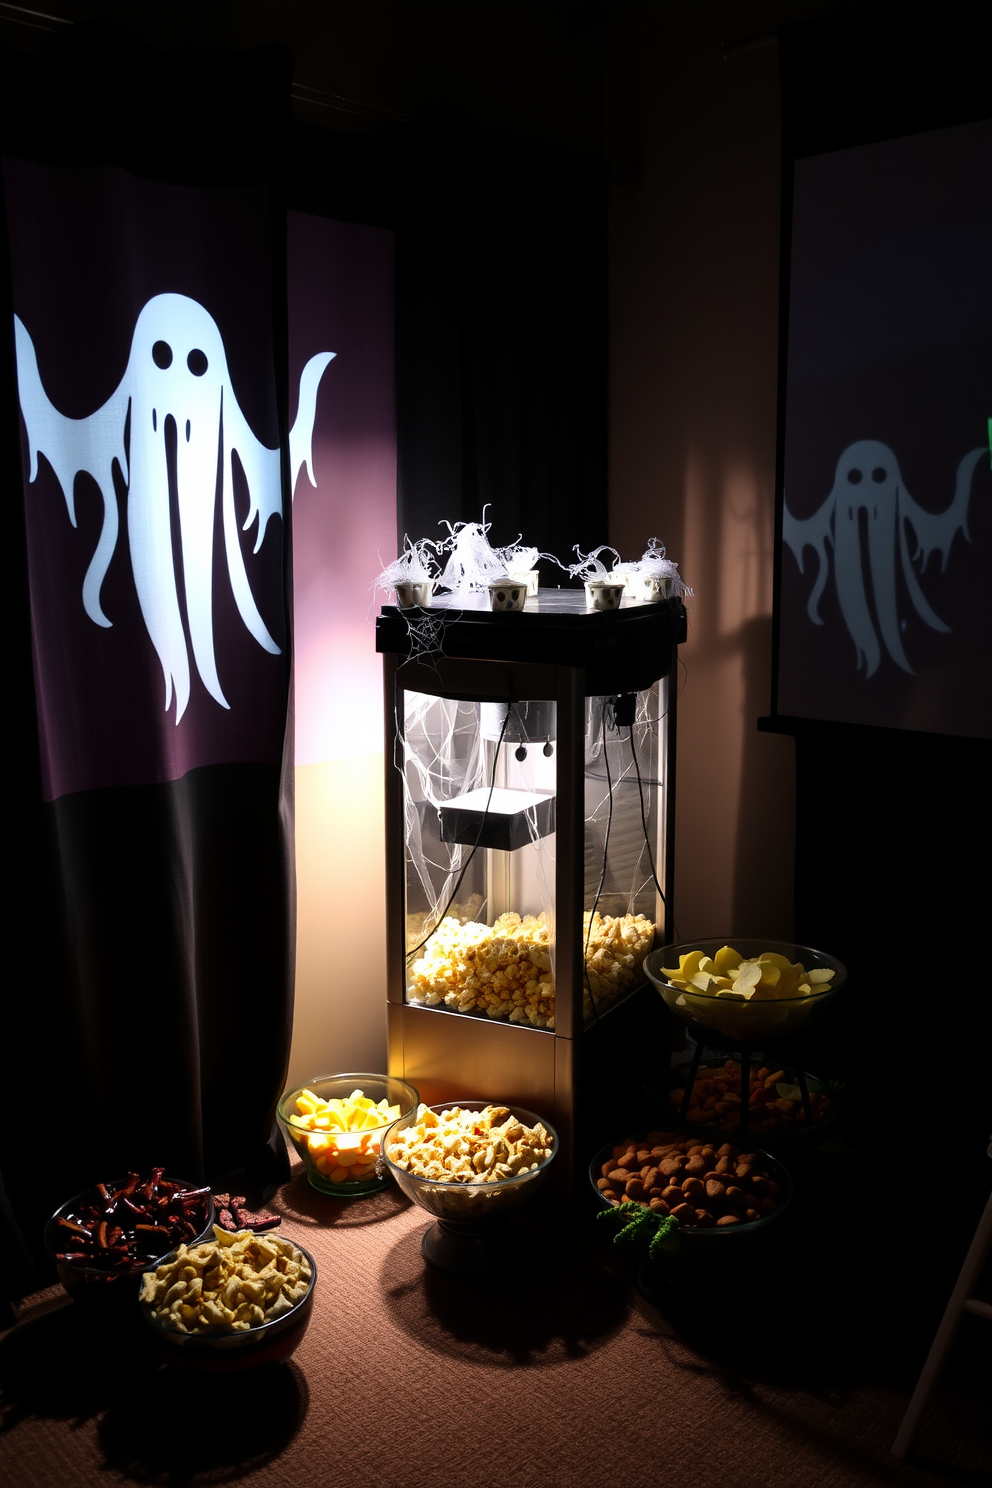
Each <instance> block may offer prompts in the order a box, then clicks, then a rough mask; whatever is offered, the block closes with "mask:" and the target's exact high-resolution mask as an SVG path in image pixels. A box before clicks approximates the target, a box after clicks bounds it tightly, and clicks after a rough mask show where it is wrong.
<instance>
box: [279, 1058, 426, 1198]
mask: <svg viewBox="0 0 992 1488" xmlns="http://www.w3.org/2000/svg"><path fill="white" fill-rule="evenodd" d="M419 1099H420V1097H419V1096H418V1094H417V1091H416V1089H415V1088H414V1086H412V1085H409V1084H408V1083H407V1082H406V1080H399V1079H396V1078H395V1077H394V1076H393V1075H371V1074H354V1075H318V1076H317V1077H316V1078H315V1079H313V1080H311V1081H310V1082H309V1083H308V1084H307V1085H298V1086H297V1087H296V1088H295V1089H294V1090H288V1091H287V1092H286V1094H285V1095H284V1096H283V1098H282V1100H281V1101H280V1102H279V1107H278V1114H279V1119H280V1121H281V1122H282V1123H283V1126H284V1127H285V1129H286V1132H287V1133H288V1135H289V1139H290V1141H291V1142H292V1144H293V1146H294V1147H295V1148H296V1150H297V1152H298V1153H299V1154H300V1157H301V1158H302V1159H303V1167H304V1169H305V1171H306V1175H307V1181H308V1183H309V1184H310V1186H311V1188H315V1189H317V1190H318V1192H320V1193H325V1194H333V1195H334V1196H335V1198H339V1199H354V1198H362V1197H363V1196H364V1195H365V1194H370V1193H376V1192H377V1191H378V1190H379V1189H381V1188H385V1186H386V1183H387V1181H388V1176H387V1172H386V1164H385V1162H384V1161H383V1157H382V1139H383V1137H384V1136H385V1134H386V1132H387V1131H388V1130H389V1128H390V1126H392V1124H393V1122H394V1121H397V1120H405V1119H407V1118H409V1117H410V1116H412V1115H413V1112H414V1110H415V1109H416V1106H417V1102H418V1100H419Z"/></svg>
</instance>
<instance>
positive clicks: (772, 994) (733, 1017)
mask: <svg viewBox="0 0 992 1488" xmlns="http://www.w3.org/2000/svg"><path fill="white" fill-rule="evenodd" d="M644 971H645V974H646V975H647V976H648V977H649V978H650V980H651V981H652V982H653V983H654V985H655V986H656V987H657V988H658V991H659V992H660V993H661V995H662V997H663V998H664V1000H665V1004H666V1006H667V1007H669V1008H670V1009H671V1011H672V1012H673V1013H674V1014H675V1016H676V1017H677V1018H680V1019H681V1020H682V1022H683V1023H687V1024H688V1025H689V1027H690V1028H692V1029H693V1030H694V1031H696V1032H697V1033H701V1034H705V1035H707V1036H709V1035H712V1034H719V1035H721V1036H722V1037H723V1038H724V1039H727V1040H729V1041H730V1042H731V1043H732V1044H756V1043H758V1044H764V1043H766V1042H769V1041H771V1040H773V1039H777V1038H785V1037H786V1036H789V1035H792V1034H794V1033H796V1032H797V1031H798V1030H799V1029H800V1028H802V1027H803V1026H804V1025H805V1024H806V1023H807V1022H808V1021H809V1019H810V1018H812V1017H815V1016H816V1015H817V1014H818V1013H820V1012H822V1010H823V1008H825V1007H826V1005H827V1004H828V1003H829V1002H830V1001H831V999H832V998H833V997H835V996H836V994H837V993H838V992H839V991H840V989H841V987H842V986H843V985H844V982H845V981H846V980H847V970H846V968H845V967H844V966H843V965H842V963H841V962H840V961H838V960H836V958H835V957H833V956H828V955H827V954H826V953H825V952H824V951H816V950H813V948H812V947H811V946H801V945H795V944H793V943H792V942H785V941H770V940H758V939H754V938H748V937H746V936H742V937H739V938H735V940H734V941H733V943H732V944H730V943H727V942H725V941H723V940H719V939H714V940H697V941H690V942H688V943H687V944H685V945H676V946H663V947H662V949H661V950H659V951H651V952H650V953H649V955H648V956H647V957H646V958H645V961H644Z"/></svg>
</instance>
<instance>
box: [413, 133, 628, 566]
mask: <svg viewBox="0 0 992 1488" xmlns="http://www.w3.org/2000/svg"><path fill="white" fill-rule="evenodd" d="M395 150H396V160H397V164H396V167H395V175H396V182H397V239H396V275H397V296H396V299H397V326H396V338H397V344H396V356H397V428H398V436H399V472H398V485H399V526H400V535H401V536H402V534H403V532H404V531H406V532H409V533H410V535H411V536H412V537H425V536H428V537H429V536H434V535H444V533H445V530H446V529H444V528H438V525H437V524H438V522H439V521H441V520H442V519H446V520H448V521H451V522H455V521H480V520H481V519H482V513H483V507H484V506H485V505H486V504H487V503H488V504H489V507H490V509H489V512H488V518H489V520H490V521H491V522H492V524H493V526H492V532H491V533H490V540H491V541H492V542H493V543H494V544H503V543H507V542H511V541H512V540H513V539H514V538H515V537H516V536H517V534H518V533H522V534H523V538H524V541H525V542H527V543H528V544H531V545H536V546H537V547H539V548H540V549H541V550H542V551H548V552H553V553H555V554H556V555H557V556H558V557H559V558H561V559H562V560H563V561H565V560H566V559H568V558H571V557H573V555H572V554H571V547H572V545H573V544H575V543H578V544H580V546H581V547H582V549H583V551H588V549H589V548H590V547H593V546H595V545H597V544H599V543H601V542H604V541H605V540H606V535H607V438H606V435H607V274H606V246H607V244H606V224H607V211H606V208H607V190H608V178H607V167H606V162H605V161H604V160H596V159H586V158H579V157H575V158H573V157H570V156H567V155H564V154H562V153H560V152H557V151H553V150H549V149H545V148H542V147H538V146H535V145H533V144H531V143H528V142H526V141H523V140H517V139H514V138H511V137H509V136H505V135H497V134H494V133H491V132H487V131H484V130H478V129H471V128H467V127H465V126H464V125H461V124H457V123H456V122H455V121H451V120H445V119H443V118H431V119H424V120H421V121H418V122H417V123H415V124H414V125H411V126H409V127H408V128H407V129H405V130H403V131H401V132H398V134H397V136H396V140H395ZM542 582H548V583H562V582H563V580H562V575H561V572H560V571H559V570H556V569H554V568H551V569H548V570H546V573H545V576H544V578H543V579H542ZM565 582H567V580H566V581H565Z"/></svg>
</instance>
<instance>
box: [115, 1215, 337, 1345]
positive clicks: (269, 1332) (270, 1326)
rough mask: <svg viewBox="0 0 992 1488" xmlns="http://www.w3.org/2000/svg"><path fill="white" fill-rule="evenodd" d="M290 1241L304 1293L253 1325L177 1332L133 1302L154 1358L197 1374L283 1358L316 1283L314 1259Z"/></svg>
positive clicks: (299, 1331) (305, 1319)
mask: <svg viewBox="0 0 992 1488" xmlns="http://www.w3.org/2000/svg"><path fill="white" fill-rule="evenodd" d="M260 1238H264V1237H260ZM292 1243H293V1245H294V1246H295V1247H296V1249H297V1250H298V1251H300V1252H301V1254H303V1255H305V1256H306V1258H307V1260H308V1261H309V1262H310V1267H311V1273H310V1285H309V1287H308V1288H307V1293H306V1296H305V1297H301V1298H300V1300H299V1302H297V1303H296V1304H295V1305H294V1306H293V1307H291V1308H290V1310H289V1311H288V1312H284V1313H282V1314H281V1315H280V1316H279V1317H276V1318H271V1319H270V1320H269V1321H267V1322H264V1323H259V1324H258V1326H257V1327H254V1328H247V1329H245V1330H244V1332H240V1333H206V1334H196V1333H180V1332H178V1331H177V1330H176V1329H174V1328H169V1327H167V1326H166V1325H165V1323H164V1322H162V1321H161V1320H160V1319H159V1318H157V1317H156V1316H155V1314H154V1313H153V1312H152V1310H151V1307H150V1306H149V1305H148V1303H145V1302H139V1304H138V1310H139V1312H140V1313H141V1316H142V1318H143V1319H144V1321H145V1325H146V1327H147V1328H148V1330H149V1332H150V1334H151V1336H152V1339H153V1341H154V1344H155V1348H156V1350H157V1352H158V1354H159V1357H160V1358H161V1359H163V1360H164V1361H165V1363H166V1364H174V1365H176V1366H177V1367H178V1368H180V1369H188V1370H192V1371H193V1372H195V1373H199V1374H238V1373H240V1372H241V1371H242V1370H246V1369H257V1368H259V1367H260V1366H261V1365H264V1364H279V1363H281V1362H282V1361H283V1360H284V1359H288V1358H289V1357H290V1355H291V1354H293V1353H294V1352H295V1351H296V1349H297V1347H298V1346H299V1343H300V1341H301V1339H302V1338H303V1335H304V1333H305V1332H306V1331H307V1328H308V1326H309V1323H310V1315H311V1313H312V1312H313V1299H314V1290H315V1288H316V1285H317V1262H316V1261H315V1260H314V1258H313V1256H312V1255H311V1253H310V1251H309V1250H306V1249H304V1247H303V1246H302V1245H297V1243H296V1241H295V1240H294V1241H293V1242H292ZM190 1248H192V1247H190ZM173 1258H174V1253H173V1254H170V1255H167V1256H163V1258H162V1260H160V1261H159V1263H158V1264H159V1265H160V1266H161V1265H164V1264H166V1263H167V1262H168V1261H170V1260H172V1259H173ZM146 1269H148V1268H146ZM139 1290H140V1289H139Z"/></svg>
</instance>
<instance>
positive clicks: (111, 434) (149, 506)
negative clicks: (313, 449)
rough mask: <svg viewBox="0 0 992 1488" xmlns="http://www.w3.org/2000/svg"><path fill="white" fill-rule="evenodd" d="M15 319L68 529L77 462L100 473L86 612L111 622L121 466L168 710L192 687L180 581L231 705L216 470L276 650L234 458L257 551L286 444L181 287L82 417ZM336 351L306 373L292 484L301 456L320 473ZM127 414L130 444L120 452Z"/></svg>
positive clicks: (229, 525) (135, 565)
mask: <svg viewBox="0 0 992 1488" xmlns="http://www.w3.org/2000/svg"><path fill="white" fill-rule="evenodd" d="M14 321H15V340H16V348H17V378H18V389H19V393H20V401H21V410H22V413H23V415H24V422H25V425H26V427H27V432H28V442H29V448H30V456H31V470H30V479H31V480H32V481H34V480H35V479H36V477H37V470H38V454H39V452H40V453H43V454H45V455H46V457H47V458H48V460H49V462H50V463H51V465H52V467H53V469H54V471H55V474H56V476H57V478H58V480H59V483H60V485H61V487H62V491H63V495H64V496H65V500H66V505H67V508H68V511H69V518H70V521H71V522H72V524H73V526H75V525H76V517H75V508H74V499H73V484H74V481H75V476H76V474H77V473H78V472H79V471H81V470H86V471H88V472H89V473H90V474H91V475H92V476H93V478H94V480H95V481H96V482H97V485H98V486H99V487H100V491H101V494H102V496H103V503H104V517H103V527H102V531H101V535H100V539H99V542H98V544H97V547H96V551H95V552H94V554H93V558H92V560H91V562H90V566H89V569H88V571H87V575H86V579H85V581H84V584H83V605H84V608H85V610H86V613H87V614H88V615H89V617H90V619H91V620H93V621H94V622H95V623H96V624H97V625H102V626H109V625H110V624H111V621H110V619H109V618H108V617H107V615H106V614H105V613H104V611H103V607H102V604H101V598H100V590H101V587H102V584H103V580H104V577H105V575H106V572H107V568H108V566H109V564H110V560H111V558H112V557H113V553H114V549H115V547H116V543H117V535H118V532H117V525H118V524H117V504H116V497H115V493H114V487H113V469H112V467H113V465H114V463H115V462H116V463H117V465H118V466H119V467H120V470H121V472H122V474H123V475H124V478H125V480H126V482H127V488H128V492H127V540H128V548H129V551H130V555H131V567H132V571H133V574H134V583H135V589H136V591H137V595H138V602H139V604H140V607H141V614H142V618H143V620H144V623H145V628H146V630H147V632H148V636H149V639H150V640H151V642H152V645H153V646H154V648H155V651H156V654H157V655H158V659H159V662H160V663H161V667H162V674H163V679H164V683H165V707H166V709H167V710H168V708H169V707H170V706H171V704H172V700H173V697H174V698H175V703H176V723H177V724H178V722H179V720H180V719H181V718H182V716H183V713H184V712H185V709H186V706H187V704H188V702H189V696H190V658H189V654H188V650H187V644H186V636H185V632H184V628H183V618H182V609H181V604H180V587H181V589H182V591H183V598H184V600H185V609H186V619H187V624H188V627H189V638H190V647H191V648H192V653H193V662H194V664H195V667H196V670H197V672H198V674H199V676H200V679H201V680H202V682H203V685H204V687H205V688H206V690H207V692H208V693H209V694H210V696H211V697H212V698H214V700H215V701H216V702H217V703H219V704H220V705H221V707H224V708H227V707H228V706H229V704H228V701H227V699H226V697H225V696H224V691H223V688H222V687H221V683H220V679H219V677H218V675H217V663H216V658H215V654H214V635H213V592H212V590H213V562H214V554H213V547H214V526H215V522H214V513H215V507H216V501H217V495H218V474H219V477H220V479H219V486H220V501H221V511H222V531H223V540H224V551H225V559H226V565H227V573H228V577H229V579H230V583H231V590H232V593H233V596H234V601H235V604H236V606H237V609H238V613H239V615H240V616H241V620H242V622H243V623H244V625H245V626H246V628H247V629H248V631H249V632H250V634H251V635H252V636H253V637H254V639H255V640H256V641H257V642H258V644H259V645H260V646H261V647H263V649H264V650H266V651H268V652H270V653H272V654H275V653H277V652H278V651H279V647H278V646H277V644H276V642H275V641H274V640H273V639H272V636H271V635H270V634H269V631H268V628H267V627H266V625H265V622H264V621H263V619H262V617H261V615H260V614H259V611H258V608H257V606H256V604H255V600H254V597H253V595H252V592H251V587H250V585H249V582H248V575H247V572H246V569H245V563H244V557H243V554H242V550H241V541H240V533H239V528H238V523H237V518H236V513H235V505H234V483H233V460H234V456H235V454H236V455H237V457H238V460H239V461H240V464H241V466H242V469H243V471H244V475H245V479H246V482H247V486H248V492H249V503H250V504H249V509H248V515H247V517H246V518H245V521H244V523H243V529H244V530H246V531H247V530H248V529H249V528H250V527H251V526H252V524H253V523H255V522H257V524H258V526H257V530H256V534H255V543H254V551H255V552H256V553H257V552H258V550H259V548H260V547H261V545H262V541H263V539H264V537H265V532H266V528H267V525H268V522H269V518H270V517H272V516H276V515H279V516H281V515H282V480H281V472H280V459H279V450H278V449H269V448H268V447H267V446H266V445H264V444H262V443H261V442H260V441H259V440H258V439H257V438H256V437H255V435H254V433H253V432H252V429H251V427H250V425H249V424H248V421H247V419H246V418H245V416H244V414H243V413H242V411H241V409H240V407H239V406H238V402H237V399H236V397H235V396H234V391H233V388H232V386H231V377H230V372H229V370H228V366H227V356H226V353H225V351H224V343H223V340H222V338H221V334H220V331H219V329H218V327H217V324H216V322H215V321H214V319H213V317H212V316H211V315H210V314H209V313H208V312H207V311H206V310H205V309H204V308H203V306H202V305H200V304H198V303H197V302H196V300H192V299H189V298H188V297H187V296H186V295H178V294H163V295H156V296H155V297H154V298H153V299H151V300H149V301H148V303H147V304H146V305H145V306H144V308H143V309H142V311H141V313H140V314H139V316H138V318H137V321H136V322H135V327H134V335H133V337H132V341H131V352H130V356H129V358H128V364H127V368H126V370H125V373H124V376H123V378H122V379H121V383H120V385H119V387H118V388H117V390H116V391H115V392H114V393H113V394H112V395H111V397H110V398H109V399H108V400H107V402H106V403H105V404H104V405H103V407H102V408H99V409H97V410H96V412H95V413H92V414H90V415H89V416H88V417H86V418H83V419H67V418H65V417H64V416H63V415H62V414H60V413H59V412H58V410H57V409H56V408H54V406H53V405H52V404H51V402H50V401H49V399H48V397H47V395H46V393H45V391H44V388H43V386H42V382H41V377H40V374H39V371H38V363H37V358H36V356H35V350H34V346H33V344H32V342H31V337H30V335H29V334H28V332H27V329H26V328H25V326H24V325H23V323H22V322H21V321H20V320H19V319H18V318H17V317H16V316H15V317H14ZM332 356H333V353H332V352H321V353H320V354H319V355H317V356H315V357H313V358H311V360H310V361H309V362H308V363H307V365H306V367H305V368H304V371H303V375H302V377H301V381H300V398H299V412H298V414H297V419H296V423H295V424H294V426H293V429H292V431H291V433H290V441H289V442H290V468H291V480H292V481H293V482H295V478H296V474H297V472H298V470H299V468H300V465H301V464H303V463H306V465H307V469H308V472H309V474H310V478H311V480H312V479H313V471H312V466H311V461H310V446H311V437H312V432H313V420H314V414H315V409H316V393H317V386H318V384H319V382H320V378H321V376H322V374H323V371H324V369H325V368H326V366H327V365H328V363H329V362H330V361H331V358H332ZM128 414H130V441H129V448H128V450H127V451H125V448H124V428H125V424H126V422H127V419H128ZM173 462H174V472H175V487H176V491H177V500H178V518H179V522H178V526H179V541H180V544H181V554H175V553H174V552H173V524H172V516H171V512H170V502H169V485H170V465H171V464H172V463H173ZM180 558H181V562H180V561H178V560H179V559H180Z"/></svg>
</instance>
